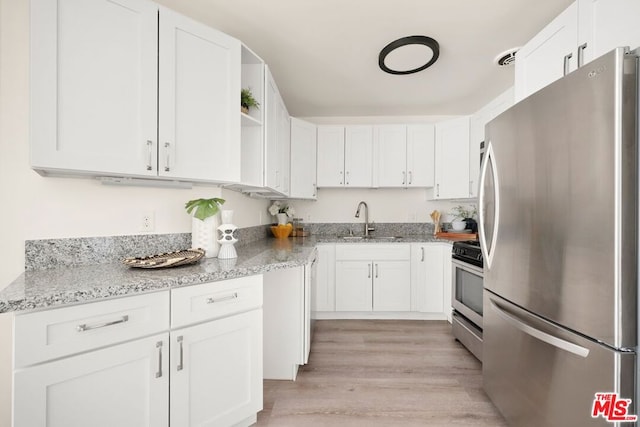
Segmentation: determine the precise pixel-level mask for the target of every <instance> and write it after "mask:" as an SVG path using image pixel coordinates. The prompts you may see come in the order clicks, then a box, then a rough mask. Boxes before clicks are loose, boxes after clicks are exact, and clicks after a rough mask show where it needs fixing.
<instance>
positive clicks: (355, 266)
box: [336, 261, 373, 311]
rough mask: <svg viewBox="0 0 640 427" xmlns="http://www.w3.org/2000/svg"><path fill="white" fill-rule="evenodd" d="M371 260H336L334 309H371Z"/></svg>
mask: <svg viewBox="0 0 640 427" xmlns="http://www.w3.org/2000/svg"><path fill="white" fill-rule="evenodd" d="M372 269H373V263H372V262H371V261H338V262H336V311H371V310H372V309H373V306H372V301H373V290H372V283H373V282H372Z"/></svg>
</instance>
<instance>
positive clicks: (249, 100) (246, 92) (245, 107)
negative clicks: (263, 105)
mask: <svg viewBox="0 0 640 427" xmlns="http://www.w3.org/2000/svg"><path fill="white" fill-rule="evenodd" d="M240 108H241V109H242V112H243V113H245V114H248V113H249V109H250V108H260V103H258V101H256V99H255V98H254V97H253V94H252V93H251V88H246V89H244V88H243V89H242V90H241V91H240Z"/></svg>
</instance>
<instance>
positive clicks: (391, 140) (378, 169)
mask: <svg viewBox="0 0 640 427" xmlns="http://www.w3.org/2000/svg"><path fill="white" fill-rule="evenodd" d="M434 140H435V136H434V126H433V125H381V126H376V127H375V128H374V150H375V151H374V152H375V157H374V166H375V167H374V171H373V179H374V186H376V187H401V188H407V187H433V177H434V171H433V167H434V157H433V156H434Z"/></svg>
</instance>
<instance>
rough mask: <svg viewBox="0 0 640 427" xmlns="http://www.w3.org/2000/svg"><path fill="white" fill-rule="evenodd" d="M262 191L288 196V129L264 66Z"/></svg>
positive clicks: (281, 104)
mask: <svg viewBox="0 0 640 427" xmlns="http://www.w3.org/2000/svg"><path fill="white" fill-rule="evenodd" d="M265 78H266V81H265V104H266V106H265V125H264V126H265V134H264V135H265V141H264V143H265V150H264V152H265V159H264V164H265V166H264V170H265V187H267V188H270V189H271V190H274V191H277V192H278V193H280V194H283V195H288V193H289V173H290V170H289V168H290V165H289V163H290V155H291V153H290V150H291V147H290V144H291V125H290V123H289V113H288V111H287V107H286V106H285V105H284V101H283V100H282V97H281V96H280V91H279V90H278V86H277V85H276V82H275V80H274V79H273V75H272V74H271V71H270V70H269V67H267V66H265Z"/></svg>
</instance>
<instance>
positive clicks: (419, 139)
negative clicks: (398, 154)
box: [407, 125, 435, 187]
mask: <svg viewBox="0 0 640 427" xmlns="http://www.w3.org/2000/svg"><path fill="white" fill-rule="evenodd" d="M434 155H435V126H434V125H408V126H407V187H433V184H434Z"/></svg>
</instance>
